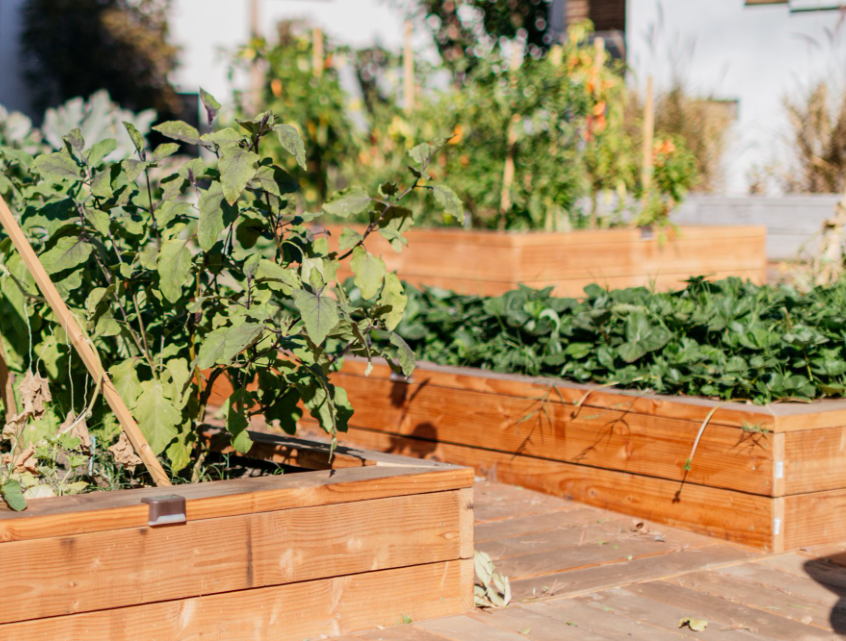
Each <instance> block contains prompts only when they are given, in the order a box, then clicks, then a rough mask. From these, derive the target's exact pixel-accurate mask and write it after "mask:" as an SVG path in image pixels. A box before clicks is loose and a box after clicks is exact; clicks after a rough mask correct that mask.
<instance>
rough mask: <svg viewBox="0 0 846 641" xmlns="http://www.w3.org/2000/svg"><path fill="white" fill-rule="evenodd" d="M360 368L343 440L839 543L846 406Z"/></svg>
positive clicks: (348, 384)
mask: <svg viewBox="0 0 846 641" xmlns="http://www.w3.org/2000/svg"><path fill="white" fill-rule="evenodd" d="M364 370H365V364H364V363H362V362H358V361H355V360H351V359H347V361H346V363H345V365H344V368H343V371H342V373H340V374H337V375H336V376H335V379H334V382H335V383H336V384H338V385H340V386H342V387H344V388H345V389H346V390H347V393H348V395H349V399H350V402H351V403H352V404H353V406H354V407H355V408H356V409H355V415H354V416H353V418H352V420H351V425H352V426H353V427H351V429H350V431H349V432H348V433H347V434H346V435H344V436H343V437H342V438H344V439H346V440H347V441H348V442H350V443H355V444H358V445H360V446H363V447H368V448H372V449H379V450H383V451H387V452H393V453H401V454H407V455H414V456H419V457H422V458H426V459H432V460H442V461H449V462H450V463H455V464H460V465H470V466H473V467H474V468H476V470H477V471H478V472H479V473H481V474H488V475H490V476H493V477H495V478H496V479H497V480H499V481H503V482H506V483H513V484H517V485H521V486H524V487H527V488H530V489H533V490H538V491H542V492H546V493H549V494H555V495H557V496H563V497H568V498H572V499H575V500H577V501H582V502H584V503H588V504H590V505H595V506H598V507H602V508H607V509H611V510H616V511H618V512H623V513H626V514H632V515H634V516H637V517H641V518H645V519H650V520H653V521H658V522H662V523H666V524H669V525H673V526H676V527H681V528H685V529H688V530H692V531H695V532H699V533H704V534H708V535H711V536H714V537H719V538H721V539H726V540H729V541H734V542H737V543H742V544H746V545H750V546H755V547H759V548H766V549H770V550H775V551H781V550H784V549H793V548H798V547H802V546H806V545H814V544H819V543H828V542H834V541H842V540H844V539H846V400H824V401H819V402H815V403H811V404H799V403H783V404H772V405H768V406H755V405H748V404H743V403H730V404H727V405H720V404H719V403H717V402H714V401H710V400H706V399H699V398H688V397H670V396H657V395H652V394H645V393H643V392H637V391H616V390H611V389H609V388H598V389H596V390H595V391H593V392H591V393H590V394H589V395H588V394H587V392H588V391H590V389H591V387H590V386H584V385H577V384H573V383H567V382H562V381H554V380H551V379H537V378H534V379H533V378H529V377H522V376H512V375H505V374H496V373H492V372H486V371H483V370H478V369H469V368H447V367H439V366H435V365H429V364H421V365H419V366H418V368H417V369H416V370H415V372H414V375H413V377H412V380H411V381H409V382H406V381H405V380H403V379H401V378H397V377H396V376H391V373H390V369H389V368H388V367H387V366H386V365H384V364H380V365H376V366H375V368H374V370H373V372H372V373H371V374H370V376H369V377H365V376H364ZM580 401H581V403H580V404H579V405H576V404H577V403H579V402H580ZM718 405H719V407H718V409H717V410H716V411H715V412H714V414H713V416H712V418H711V420H710V421H709V422H708V424H707V426H706V427H705V429H704V432H703V435H702V438H701V441H700V443H699V446H698V449H697V450H696V453H695V456H694V458H693V461H692V465H691V469H690V470H689V471H686V470H685V464H686V462H687V460H688V457H689V456H690V452H691V447H692V445H693V443H694V441H695V439H696V436H697V433H698V432H699V430H700V428H701V426H702V424H703V421H704V420H705V419H706V418H707V416H708V414H709V412H711V411H712V410H713V409H714V408H715V406H718Z"/></svg>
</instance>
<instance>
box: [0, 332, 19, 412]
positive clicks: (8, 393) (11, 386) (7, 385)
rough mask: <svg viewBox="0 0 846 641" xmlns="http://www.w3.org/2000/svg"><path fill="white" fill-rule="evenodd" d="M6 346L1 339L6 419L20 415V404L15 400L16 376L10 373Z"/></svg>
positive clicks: (0, 395) (0, 388)
mask: <svg viewBox="0 0 846 641" xmlns="http://www.w3.org/2000/svg"><path fill="white" fill-rule="evenodd" d="M6 358H7V357H6V346H5V345H4V344H3V338H2V337H0V401H2V402H3V408H4V409H5V410H6V419H7V420H8V419H9V417H10V416H12V415H13V414H17V413H18V403H17V400H15V375H14V374H12V372H10V371H9V365H8V363H7V360H6Z"/></svg>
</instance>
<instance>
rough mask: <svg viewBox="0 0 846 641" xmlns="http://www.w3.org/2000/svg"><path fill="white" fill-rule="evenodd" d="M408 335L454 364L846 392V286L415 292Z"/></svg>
mask: <svg viewBox="0 0 846 641" xmlns="http://www.w3.org/2000/svg"><path fill="white" fill-rule="evenodd" d="M408 291H409V302H408V306H407V308H406V314H405V318H404V320H403V321H402V323H401V324H400V326H399V327H398V329H397V331H398V333H399V334H400V335H401V336H402V337H403V338H404V339H405V340H406V342H407V343H408V344H409V345H410V346H411V347H412V348H413V349H414V350H415V351H416V353H417V356H418V358H420V359H421V360H425V361H431V362H434V363H439V364H442V365H463V366H472V367H480V368H484V369H490V370H495V371H499V372H510V373H515V374H526V375H533V376H537V375H544V376H555V377H562V378H566V379H570V380H574V381H579V382H594V383H604V384H612V383H613V384H615V385H617V386H619V387H628V388H638V389H649V390H654V391H655V392H659V393H664V394H688V395H697V396H708V397H717V398H721V399H747V400H751V401H753V402H755V403H760V404H762V403H768V402H771V401H776V400H802V401H808V400H811V399H815V398H820V397H823V396H843V395H844V392H845V391H846V345H845V344H844V340H846V283H842V282H841V283H839V284H837V285H835V286H832V287H826V288H822V287H821V288H817V289H814V290H812V291H810V292H807V293H800V292H798V291H796V290H794V289H792V288H789V287H786V286H782V287H772V286H758V285H753V284H751V283H748V282H742V281H740V280H739V279H728V280H724V281H719V282H716V283H711V282H708V281H706V280H704V279H701V278H696V279H692V280H691V281H690V282H689V285H688V287H687V288H685V289H683V290H680V291H676V292H670V293H655V292H651V291H649V290H647V289H644V288H634V289H625V290H617V291H610V292H609V291H606V290H603V289H602V288H600V287H598V286H597V285H590V286H588V287H586V288H585V293H586V297H585V299H584V300H576V299H573V298H555V297H553V296H551V295H550V289H546V290H532V289H529V288H525V287H521V288H520V289H517V290H514V291H511V292H508V293H506V294H505V295H503V296H500V297H498V298H488V299H485V298H480V297H477V296H461V295H457V294H453V293H451V292H446V291H443V290H438V289H424V290H423V291H420V290H416V289H414V288H411V287H409V288H408Z"/></svg>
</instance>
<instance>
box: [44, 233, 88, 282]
mask: <svg viewBox="0 0 846 641" xmlns="http://www.w3.org/2000/svg"><path fill="white" fill-rule="evenodd" d="M93 249H94V248H93V247H92V246H91V245H90V243H87V242H85V241H84V240H82V239H81V238H77V237H76V236H65V237H63V238H60V239H59V240H58V241H56V244H55V245H54V246H53V247H52V249H49V250H47V251H46V252H44V253H43V254H41V255H40V256H39V257H38V259H39V260H40V261H41V264H42V265H43V266H44V269H45V270H46V271H47V273H48V274H56V273H58V272H61V271H64V270H66V269H73V268H74V267H78V266H79V265H82V264H84V263H85V262H86V261H87V260H88V257H89V256H91V251H92V250H93Z"/></svg>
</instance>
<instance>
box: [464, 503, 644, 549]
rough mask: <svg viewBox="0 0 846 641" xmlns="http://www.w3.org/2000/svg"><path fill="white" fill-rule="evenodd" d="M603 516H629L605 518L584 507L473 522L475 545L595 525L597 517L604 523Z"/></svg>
mask: <svg viewBox="0 0 846 641" xmlns="http://www.w3.org/2000/svg"><path fill="white" fill-rule="evenodd" d="M603 519H607V522H608V523H611V524H618V523H624V522H626V521H628V520H629V519H630V517H627V516H616V515H612V516H611V518H608V515H607V513H605V512H601V511H599V510H595V509H593V508H588V507H585V508H580V509H576V510H565V511H562V512H553V513H551V514H537V515H532V516H525V517H518V518H513V519H506V520H502V521H494V522H490V523H479V524H477V525H476V544H477V545H481V544H483V543H488V542H497V541H500V540H504V539H509V538H512V537H514V538H519V537H522V536H527V535H532V534H538V535H543V534H546V533H548V532H556V531H560V530H568V529H570V528H574V527H580V526H581V527H584V526H587V525H592V524H596V523H597V521H599V520H602V521H603V523H605V522H606V521H605V520H603Z"/></svg>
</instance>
